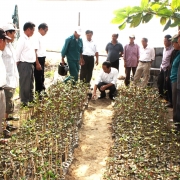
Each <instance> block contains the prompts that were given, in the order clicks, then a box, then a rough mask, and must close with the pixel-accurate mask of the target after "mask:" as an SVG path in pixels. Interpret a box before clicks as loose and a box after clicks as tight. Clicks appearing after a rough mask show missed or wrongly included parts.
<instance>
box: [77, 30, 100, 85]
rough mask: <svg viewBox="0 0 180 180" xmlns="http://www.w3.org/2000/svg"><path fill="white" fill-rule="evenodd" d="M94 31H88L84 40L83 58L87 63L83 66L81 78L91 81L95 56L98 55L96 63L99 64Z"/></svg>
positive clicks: (87, 81)
mask: <svg viewBox="0 0 180 180" xmlns="http://www.w3.org/2000/svg"><path fill="white" fill-rule="evenodd" d="M92 36H93V31H90V30H87V31H86V38H87V39H86V40H85V41H83V53H82V54H83V59H84V61H85V64H84V65H82V66H81V72H80V80H82V81H84V82H86V83H88V84H89V83H90V81H91V78H92V73H93V68H94V56H96V62H95V64H96V65H98V51H97V46H96V44H95V43H94V41H93V40H92Z"/></svg>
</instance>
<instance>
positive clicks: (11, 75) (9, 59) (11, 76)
mask: <svg viewBox="0 0 180 180" xmlns="http://www.w3.org/2000/svg"><path fill="white" fill-rule="evenodd" d="M2 59H3V62H4V65H5V67H6V82H7V84H6V86H5V88H16V87H17V86H18V82H19V73H18V69H17V65H16V62H17V61H16V51H15V49H14V47H13V46H12V44H11V43H6V46H5V49H4V51H3V52H2Z"/></svg>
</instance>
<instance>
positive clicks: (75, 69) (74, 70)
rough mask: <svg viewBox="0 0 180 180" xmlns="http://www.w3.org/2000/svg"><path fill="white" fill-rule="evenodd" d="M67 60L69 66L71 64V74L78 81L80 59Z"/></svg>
mask: <svg viewBox="0 0 180 180" xmlns="http://www.w3.org/2000/svg"><path fill="white" fill-rule="evenodd" d="M67 62H68V66H69V73H70V76H71V77H73V78H74V80H75V81H78V74H79V60H71V59H67Z"/></svg>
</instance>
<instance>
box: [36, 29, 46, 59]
mask: <svg viewBox="0 0 180 180" xmlns="http://www.w3.org/2000/svg"><path fill="white" fill-rule="evenodd" d="M36 48H37V55H38V57H45V56H46V44H45V38H44V36H42V35H41V34H40V33H39V32H38V35H37V37H36V44H35V49H36Z"/></svg>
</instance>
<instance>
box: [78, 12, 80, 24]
mask: <svg viewBox="0 0 180 180" xmlns="http://www.w3.org/2000/svg"><path fill="white" fill-rule="evenodd" d="M78 26H80V12H79V13H78Z"/></svg>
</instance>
